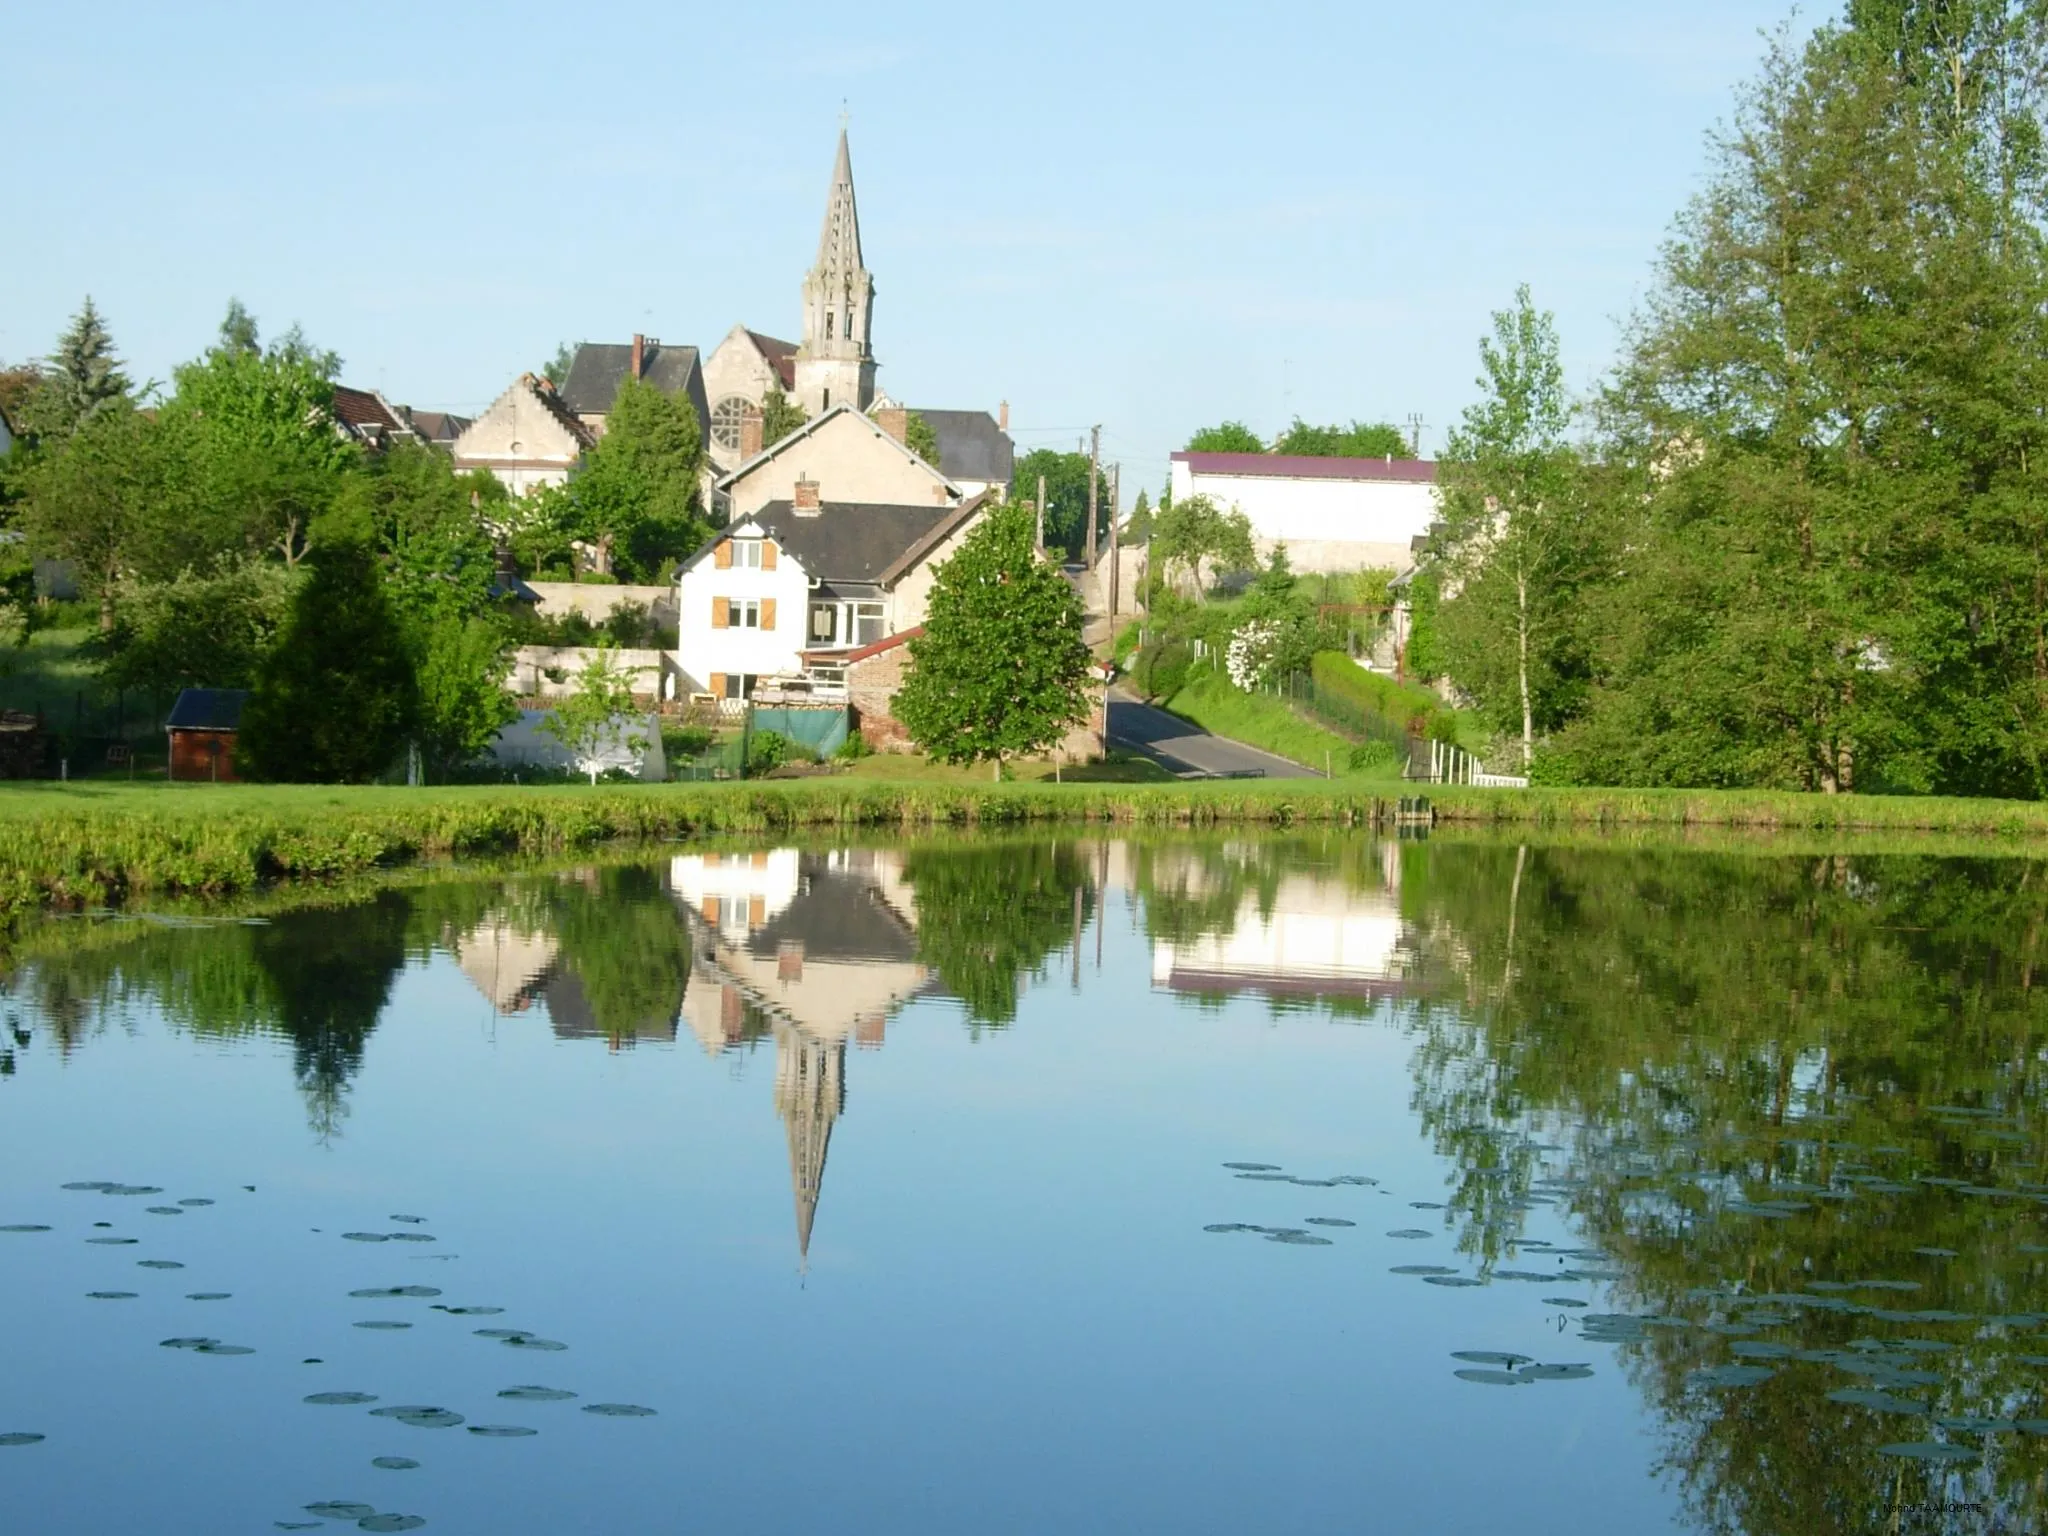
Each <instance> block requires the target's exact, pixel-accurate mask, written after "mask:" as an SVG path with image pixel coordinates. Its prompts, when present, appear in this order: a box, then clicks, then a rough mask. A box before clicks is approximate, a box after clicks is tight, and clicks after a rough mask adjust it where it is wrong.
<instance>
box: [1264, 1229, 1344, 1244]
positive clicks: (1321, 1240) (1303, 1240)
mask: <svg viewBox="0 0 2048 1536" xmlns="http://www.w3.org/2000/svg"><path fill="white" fill-rule="evenodd" d="M1266 1241H1267V1242H1269V1243H1291V1244H1292V1245H1293V1246H1294V1247H1296V1248H1328V1247H1331V1246H1332V1244H1331V1242H1330V1240H1329V1239H1328V1238H1327V1237H1313V1236H1311V1235H1310V1234H1308V1233H1306V1232H1297V1231H1283V1232H1268V1233H1267V1234H1266Z"/></svg>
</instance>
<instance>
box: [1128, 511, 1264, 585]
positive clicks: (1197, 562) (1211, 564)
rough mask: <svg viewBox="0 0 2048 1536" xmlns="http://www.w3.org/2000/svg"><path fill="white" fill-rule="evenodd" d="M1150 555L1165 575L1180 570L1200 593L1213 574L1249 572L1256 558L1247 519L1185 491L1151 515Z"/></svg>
mask: <svg viewBox="0 0 2048 1536" xmlns="http://www.w3.org/2000/svg"><path fill="white" fill-rule="evenodd" d="M1152 558H1153V559H1154V560H1156V561H1158V562H1159V570H1160V575H1161V576H1162V577H1163V578H1165V579H1166V580H1168V581H1169V582H1172V581H1173V579H1174V573H1175V572H1178V573H1179V577H1180V581H1181V584H1182V585H1184V586H1186V587H1188V588H1190V589H1191V590H1192V591H1194V592H1196V593H1200V592H1201V591H1203V590H1204V589H1205V587H1206V586H1207V585H1208V581H1210V580H1214V579H1215V578H1216V577H1217V576H1220V575H1223V574H1225V573H1226V572H1230V571H1248V570H1250V569H1251V568H1252V566H1253V565H1254V564H1255V563H1256V562H1257V560H1258V556H1257V554H1256V553H1255V552H1254V551H1253V549H1252V525H1251V519H1250V518H1248V517H1246V516H1245V515H1244V514H1243V513H1242V512H1238V511H1235V510H1232V511H1229V512H1226V511H1224V510H1223V509H1222V508H1221V507H1219V506H1218V505H1217V504H1216V502H1215V501H1214V500H1213V499H1212V498H1211V497H1208V496H1204V495H1195V496H1189V497H1187V498H1186V499H1185V500H1183V501H1177V502H1175V503H1174V504H1173V505H1172V506H1171V507H1162V508H1161V509H1160V511H1159V512H1158V514H1157V515H1156V516H1155V517H1154V519H1153V522H1152ZM1205 572H1206V574H1207V580H1205V579H1204V574H1205Z"/></svg>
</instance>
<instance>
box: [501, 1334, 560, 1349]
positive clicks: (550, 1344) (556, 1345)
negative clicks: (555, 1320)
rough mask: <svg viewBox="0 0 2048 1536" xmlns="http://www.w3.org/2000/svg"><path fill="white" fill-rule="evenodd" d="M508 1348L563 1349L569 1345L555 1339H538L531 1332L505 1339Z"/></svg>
mask: <svg viewBox="0 0 2048 1536" xmlns="http://www.w3.org/2000/svg"><path fill="white" fill-rule="evenodd" d="M504 1343H505V1347H506V1348H507V1349H541V1350H563V1349H567V1348H568V1347H569V1346H568V1345H566V1344H563V1343H560V1342H559V1341H557V1340H555V1339H536V1338H534V1337H532V1336H531V1335H530V1334H524V1333H521V1334H516V1335H514V1336H513V1337H512V1338H509V1339H506V1340H505V1341H504Z"/></svg>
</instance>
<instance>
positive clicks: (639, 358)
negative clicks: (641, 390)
mask: <svg viewBox="0 0 2048 1536" xmlns="http://www.w3.org/2000/svg"><path fill="white" fill-rule="evenodd" d="M646 364H647V338H646V337H645V336H642V335H641V334H640V333H639V332H638V331H635V332H634V333H633V378H634V380H635V382H638V381H639V380H640V379H642V378H644V377H646Z"/></svg>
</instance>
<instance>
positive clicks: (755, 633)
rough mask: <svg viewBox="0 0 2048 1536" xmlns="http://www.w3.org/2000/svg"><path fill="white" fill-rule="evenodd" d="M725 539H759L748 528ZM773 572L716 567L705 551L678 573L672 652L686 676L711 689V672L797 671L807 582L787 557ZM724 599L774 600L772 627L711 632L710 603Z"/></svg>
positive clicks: (807, 599) (784, 673)
mask: <svg viewBox="0 0 2048 1536" xmlns="http://www.w3.org/2000/svg"><path fill="white" fill-rule="evenodd" d="M726 531H727V533H728V534H729V535H733V536H737V537H747V536H749V535H750V534H751V535H758V533H759V531H760V530H759V529H758V528H755V527H754V526H753V525H752V524H747V523H739V524H735V525H734V526H733V527H731V528H728V529H727V530H726ZM778 554H779V557H778V558H777V560H776V562H775V569H774V570H772V571H770V570H760V569H744V568H742V567H740V566H732V567H730V568H728V569H726V570H720V569H719V568H718V562H717V559H716V549H715V547H714V548H713V549H707V550H705V551H704V553H703V554H702V555H700V556H698V558H697V560H696V562H695V563H694V564H692V565H690V566H688V567H687V568H685V570H684V571H683V575H682V580H681V582H680V583H679V587H680V595H679V599H678V601H679V606H680V612H681V614H682V618H681V622H680V624H679V625H678V628H677V634H676V654H677V658H678V660H679V661H680V662H681V665H682V669H683V671H684V672H686V673H688V674H689V676H690V677H691V678H693V679H694V680H696V681H697V682H699V683H701V684H703V685H704V686H705V687H707V688H708V687H709V686H710V685H711V675H712V673H714V672H722V673H728V674H730V673H734V672H750V673H753V674H754V675H755V676H757V677H775V676H790V675H793V674H795V673H798V672H800V671H802V669H803V663H802V661H801V660H800V659H799V656H798V652H800V651H801V650H802V649H803V648H804V630H805V624H806V623H807V621H808V619H809V615H810V599H811V579H810V577H809V576H808V575H807V574H805V571H804V568H803V567H802V566H801V565H799V564H797V562H796V561H795V560H793V559H791V558H790V556H789V555H787V554H781V553H779V552H778ZM729 598H738V599H749V598H751V599H753V600H755V601H757V602H758V601H761V600H764V599H767V598H773V599H774V600H775V627H774V628H773V629H731V628H727V629H716V628H713V627H712V623H711V605H712V603H713V602H714V601H723V600H726V599H729Z"/></svg>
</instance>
